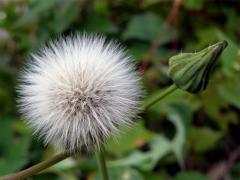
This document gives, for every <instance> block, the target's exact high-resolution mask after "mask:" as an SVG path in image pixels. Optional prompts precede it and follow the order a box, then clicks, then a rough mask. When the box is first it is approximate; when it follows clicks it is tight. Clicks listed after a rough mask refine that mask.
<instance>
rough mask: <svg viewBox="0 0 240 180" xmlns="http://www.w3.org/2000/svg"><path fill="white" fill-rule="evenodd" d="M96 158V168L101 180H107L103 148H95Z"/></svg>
mask: <svg viewBox="0 0 240 180" xmlns="http://www.w3.org/2000/svg"><path fill="white" fill-rule="evenodd" d="M96 157H97V160H98V167H99V170H100V172H101V176H102V180H108V179H109V178H108V173H107V166H106V161H105V157H104V147H101V148H100V149H99V148H98V147H96Z"/></svg>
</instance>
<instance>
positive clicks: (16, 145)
mask: <svg viewBox="0 0 240 180" xmlns="http://www.w3.org/2000/svg"><path fill="white" fill-rule="evenodd" d="M16 123H18V121H14V120H13V119H12V118H9V117H6V118H1V119H0V127H1V136H0V148H1V151H0V153H1V157H0V175H4V174H6V173H10V172H12V171H16V170H19V169H20V168H21V167H23V166H24V165H25V164H26V163H27V161H28V160H27V153H28V148H29V145H30V140H31V134H30V131H29V129H27V128H24V124H23V123H22V124H21V125H20V124H19V123H18V125H17V126H14V125H15V124H16Z"/></svg>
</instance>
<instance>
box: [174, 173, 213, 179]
mask: <svg viewBox="0 0 240 180" xmlns="http://www.w3.org/2000/svg"><path fill="white" fill-rule="evenodd" d="M174 180H209V178H208V177H207V176H205V175H203V174H200V173H199V172H193V171H182V172H180V173H178V174H177V175H176V176H175V178H174Z"/></svg>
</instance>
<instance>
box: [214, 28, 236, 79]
mask: <svg viewBox="0 0 240 180" xmlns="http://www.w3.org/2000/svg"><path fill="white" fill-rule="evenodd" d="M217 36H218V39H219V40H226V41H228V47H227V48H226V49H225V50H224V52H223V54H222V56H221V57H222V62H223V65H222V68H223V73H224V74H225V75H227V76H229V77H233V76H234V75H235V74H236V72H240V54H239V52H240V48H239V47H238V46H237V44H236V43H235V42H234V41H233V40H231V39H230V38H229V37H227V35H225V34H223V33H222V32H221V31H217Z"/></svg>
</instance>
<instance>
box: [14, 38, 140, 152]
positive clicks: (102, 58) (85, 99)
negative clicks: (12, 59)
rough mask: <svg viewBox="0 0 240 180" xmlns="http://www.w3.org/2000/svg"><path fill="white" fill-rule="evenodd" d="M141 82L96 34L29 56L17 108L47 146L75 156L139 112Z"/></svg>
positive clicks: (113, 47) (129, 65)
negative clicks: (50, 144) (58, 147)
mask: <svg viewBox="0 0 240 180" xmlns="http://www.w3.org/2000/svg"><path fill="white" fill-rule="evenodd" d="M139 79H140V77H139V76H138V73H137V72H136V71H135V67H134V65H133V63H132V59H131V58H130V57H128V56H127V55H126V52H125V51H124V50H123V49H122V48H120V47H119V45H118V44H116V43H114V42H106V39H105V38H104V37H102V36H98V35H86V34H82V35H79V34H78V35H72V36H69V37H66V38H61V39H59V40H57V41H55V42H52V43H50V44H49V45H48V46H47V47H44V48H42V49H41V50H40V51H39V52H38V53H37V54H33V55H32V56H31V61H30V62H29V63H28V66H27V67H26V68H25V69H24V71H23V72H22V76H21V78H20V80H21V85H19V87H18V91H19V94H20V96H19V99H18V104H19V107H20V111H21V112H22V113H23V115H24V118H25V119H26V121H27V123H28V124H29V125H30V126H31V127H32V128H33V129H34V130H35V132H36V133H37V134H39V135H40V137H43V139H44V141H45V143H46V144H49V143H53V144H57V145H60V146H61V147H63V148H64V149H66V150H70V151H76V150H79V149H81V148H82V147H87V148H89V147H92V146H93V145H94V144H96V145H98V146H99V147H100V145H101V144H102V143H103V142H105V141H106V139H107V138H108V137H109V136H110V134H115V133H116V132H117V131H118V128H119V127H120V126H125V125H129V124H131V123H132V119H133V118H134V117H135V116H136V114H137V112H138V105H139V100H140V98H141V95H142V93H141V85H140V82H139Z"/></svg>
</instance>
